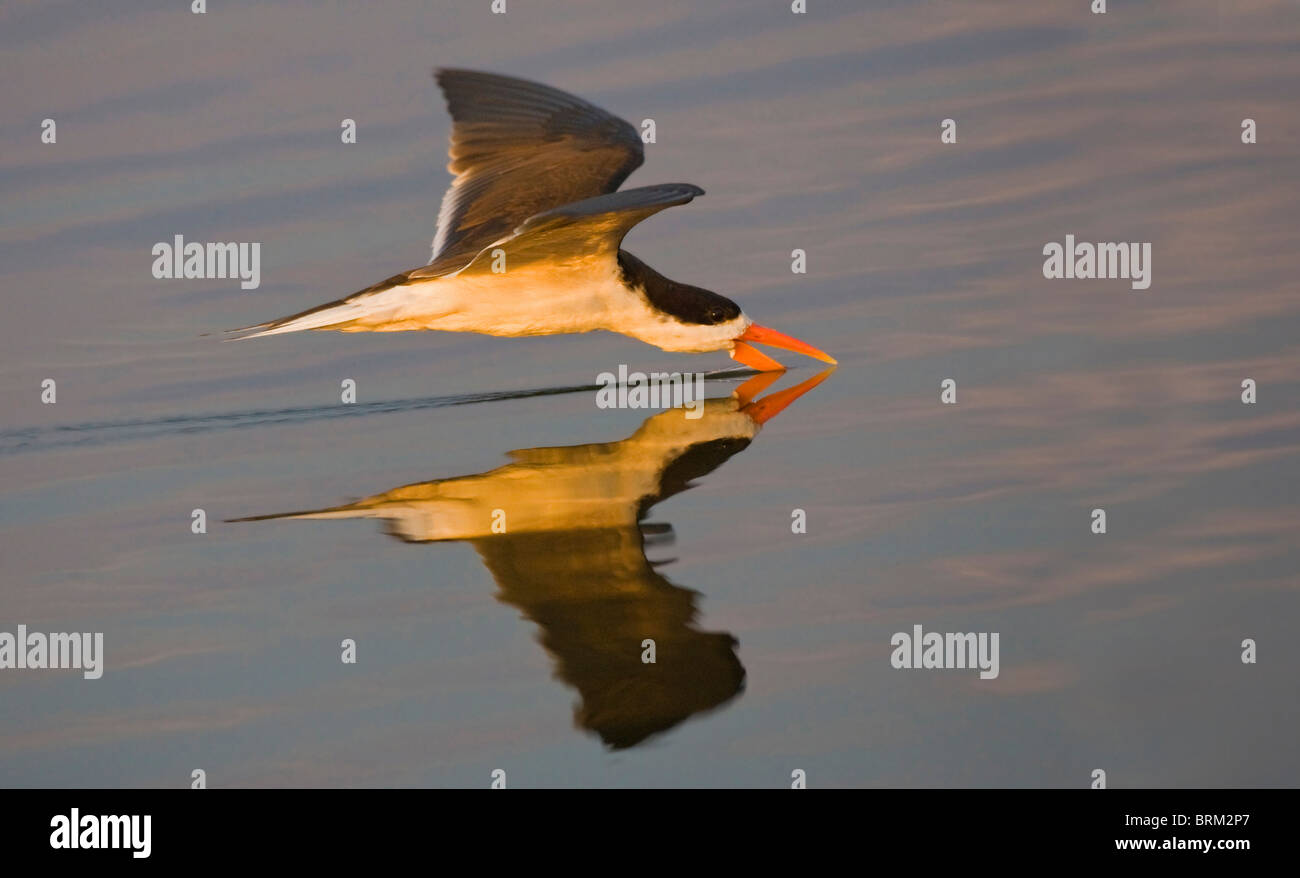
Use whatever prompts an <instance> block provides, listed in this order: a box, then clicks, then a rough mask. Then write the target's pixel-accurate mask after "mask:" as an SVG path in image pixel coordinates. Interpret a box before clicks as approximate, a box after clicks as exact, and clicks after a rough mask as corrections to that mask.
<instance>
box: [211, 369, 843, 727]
mask: <svg viewBox="0 0 1300 878" xmlns="http://www.w3.org/2000/svg"><path fill="white" fill-rule="evenodd" d="M832 371H834V370H833V369H828V370H826V371H825V372H822V373H821V374H819V375H817V376H815V377H813V378H810V379H808V380H807V381H804V382H803V383H802V384H799V385H797V386H795V387H792V388H789V389H787V390H783V391H779V392H776V393H772V394H769V395H768V396H767V397H765V398H763V399H755V397H757V395H758V394H760V393H762V392H763V390H765V389H766V388H767V387H768V386H770V385H771V383H772V382H774V381H776V380H777V379H778V378H779V377H780V376H779V374H778V373H766V374H762V375H758V376H755V377H754V378H751V379H750V380H749V381H747V382H746V383H745V384H743V385H742V386H741V387H740V388H738V389H737V390H736V392H735V393H734V394H733V395H732V396H731V397H727V398H721V399H710V400H708V401H707V402H706V403H705V408H704V414H703V416H702V417H699V418H696V419H689V418H687V417H686V416H685V412H684V411H683V410H682V409H669V410H667V411H664V412H661V413H659V414H656V415H653V416H652V417H650V418H648V419H647V420H646V421H645V423H643V424H642V425H641V427H640V429H638V430H637V431H636V433H634V434H633V435H631V436H629V437H628V438H626V439H624V440H622V441H619V442H608V443H598V444H591V445H575V446H568V447H562V448H528V449H524V450H521V451H514V452H511V453H510V457H511V458H513V462H512V463H510V464H507V465H506V466H502V467H499V468H498V469H495V470H492V471H491V472H487V473H481V474H477V475H469V476H463V477H460V478H452V479H438V480H435V481H430V482H420V483H418V484H414V485H406V486H403V487H400V488H394V489H392V490H391V491H386V492H384V493H382V494H376V495H374V496H372V497H367V498H365V499H363V500H359V501H357V502H356V503H350V504H348V505H346V506H336V507H332V508H328V509H319V510H311V511H304V512H294V513H286V514H280V515H266V516H257V517H255V518H246V519H236V520H238V521H265V520H270V519H279V518H376V519H380V520H382V521H383V522H385V526H386V529H387V531H388V532H389V533H390V534H392V535H393V536H395V537H398V538H399V539H402V540H404V541H407V542H435V541H446V540H463V541H466V542H469V543H470V544H471V545H473V546H474V548H475V549H476V550H477V551H478V553H479V555H480V556H481V557H482V559H483V563H484V564H485V565H486V566H487V568H488V570H489V571H491V573H492V575H493V577H494V578H495V579H496V581H497V585H498V586H499V587H500V593H499V595H498V598H499V599H500V600H501V601H503V602H505V603H508V604H511V605H513V606H515V607H517V608H518V609H519V610H520V611H521V612H522V613H523V614H524V616H526V617H527V618H528V619H530V620H532V621H533V622H535V623H536V624H537V625H538V627H539V628H540V629H541V635H540V640H541V643H542V645H543V646H544V647H545V648H546V650H547V651H548V652H549V653H550V654H551V655H552V656H553V657H554V659H555V666H556V667H555V673H556V676H557V677H558V678H559V679H561V680H563V681H564V682H565V683H567V684H568V685H570V686H572V687H573V688H575V689H577V690H578V693H579V695H580V696H581V700H580V702H579V704H578V705H577V707H576V708H575V721H576V722H577V724H578V725H579V726H580V727H582V728H584V729H588V730H590V731H593V732H595V733H596V734H598V735H599V736H600V738H601V739H602V740H603V741H604V742H605V743H606V744H607V745H608V746H610V747H611V748H614V749H621V748H625V747H631V746H633V745H636V744H639V743H640V742H642V741H643V740H645V739H646V738H647V737H649V736H650V735H653V734H656V733H658V732H663V731H666V730H668V729H670V728H672V727H673V726H676V725H677V724H679V723H681V722H682V721H684V720H685V719H687V718H688V717H690V716H692V715H694V714H696V713H700V712H702V711H706V710H711V709H713V708H716V707H718V706H720V705H722V704H724V703H726V702H727V701H729V700H730V699H732V698H734V697H735V696H736V695H737V694H739V692H740V691H741V689H742V688H743V686H744V680H745V669H744V667H743V666H742V665H741V664H740V660H739V659H738V658H737V657H736V646H737V641H736V638H735V637H733V636H732V635H730V634H727V633H724V632H712V631H701V630H700V629H699V628H697V627H695V622H696V616H697V614H698V610H697V608H696V603H695V602H696V597H697V595H698V592H695V591H692V590H691V589H687V588H682V587H681V586H678V585H674V584H673V583H672V582H670V581H669V580H668V579H666V578H665V577H664V576H662V575H661V574H660V573H659V572H658V571H657V570H656V569H655V567H656V564H655V563H654V562H651V561H650V560H648V559H647V558H646V544H647V542H649V543H651V544H654V543H660V542H668V541H671V539H672V528H671V525H657V524H653V523H650V522H647V521H646V520H645V519H646V515H647V514H648V512H649V510H650V508H651V507H653V506H654V505H655V504H656V503H659V502H660V501H662V500H664V499H666V498H668V497H671V496H673V495H674V494H678V493H680V492H682V491H685V490H686V489H688V488H690V487H691V486H692V483H693V480H695V479H698V478H701V477H703V476H705V475H707V474H709V473H711V472H712V471H713V470H715V469H717V468H718V467H719V466H721V465H722V464H723V463H724V462H725V461H726V460H727V459H728V458H730V457H731V456H732V455H734V454H736V453H738V452H740V451H742V450H743V449H744V448H745V447H747V446H748V445H749V443H750V442H751V441H752V440H753V439H754V437H755V436H756V435H757V434H758V432H759V430H760V429H761V428H762V425H763V424H764V423H765V422H766V421H768V420H770V419H771V418H772V417H774V416H775V415H776V414H777V413H779V412H780V411H781V410H782V409H784V408H785V407H786V406H788V405H789V404H790V403H791V402H793V401H794V400H795V399H797V398H798V397H799V396H801V395H803V394H804V393H807V392H808V391H809V390H811V389H812V388H813V387H815V386H816V385H818V384H820V383H821V382H822V381H824V380H825V379H826V378H827V377H828V376H829V375H830V373H831V372H832ZM494 523H495V525H496V530H497V531H500V530H501V529H502V526H504V532H494ZM647 639H651V640H653V641H654V649H655V662H654V663H653V664H648V663H643V662H642V652H643V648H644V647H643V642H644V641H645V640H647Z"/></svg>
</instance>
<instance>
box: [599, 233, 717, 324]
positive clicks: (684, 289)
mask: <svg viewBox="0 0 1300 878" xmlns="http://www.w3.org/2000/svg"><path fill="white" fill-rule="evenodd" d="M618 267H619V270H620V271H621V272H622V274H623V283H625V284H627V285H628V286H629V287H632V288H633V289H641V290H644V291H645V297H646V298H647V299H649V300H650V304H651V305H652V306H654V307H655V308H656V309H658V310H660V311H663V312H664V313H665V314H668V315H670V316H671V317H673V318H674V319H676V320H679V321H681V322H682V323H693V324H696V325H699V326H715V325H717V324H719V323H726V322H727V321H729V320H735V319H736V318H737V317H739V316H740V306H739V305H737V304H736V303H735V302H733V301H731V300H730V299H728V298H727V297H726V296H719V295H718V294H717V293H715V292H712V291H710V290H706V289H703V288H701V287H693V286H691V285H690V284H681V283H678V282H677V281H675V280H669V279H668V278H666V277H664V276H663V275H662V274H660V273H659V272H657V271H655V270H654V269H653V268H651V267H650V266H648V265H646V264H645V263H644V262H642V261H641V260H640V259H637V258H636V257H635V256H633V255H632V254H631V253H628V252H627V251H626V250H620V251H618Z"/></svg>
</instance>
